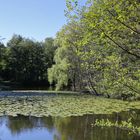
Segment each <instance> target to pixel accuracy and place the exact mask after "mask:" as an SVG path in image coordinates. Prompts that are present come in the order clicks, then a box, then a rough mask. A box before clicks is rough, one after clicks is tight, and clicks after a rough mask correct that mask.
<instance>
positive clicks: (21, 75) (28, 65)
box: [0, 35, 56, 84]
mask: <svg viewBox="0 0 140 140" xmlns="http://www.w3.org/2000/svg"><path fill="white" fill-rule="evenodd" d="M53 42H54V40H53V39H52V38H46V39H45V41H44V42H36V41H33V40H31V39H27V38H24V37H22V36H20V35H14V36H13V37H12V39H11V40H10V41H9V42H8V43H7V46H6V47H5V46H4V45H3V44H0V49H1V50H0V78H1V80H10V81H13V82H19V83H24V84H32V83H33V82H42V81H44V82H46V83H47V81H48V80H47V69H48V68H49V67H51V65H52V64H53V56H54V52H55V49H56V47H55V46H54V43H53Z"/></svg>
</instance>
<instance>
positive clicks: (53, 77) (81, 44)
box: [48, 0, 140, 98]
mask: <svg viewBox="0 0 140 140" xmlns="http://www.w3.org/2000/svg"><path fill="white" fill-rule="evenodd" d="M67 7H68V10H67V17H68V19H69V22H68V24H67V25H65V26H64V27H63V28H62V29H61V31H60V32H59V33H58V34H57V37H56V39H55V41H56V43H57V45H58V46H59V47H58V49H57V50H56V54H55V57H54V60H55V63H56V64H54V65H53V66H52V68H50V69H49V70H48V74H49V81H50V83H52V82H53V81H55V82H56V88H57V89H61V88H63V87H64V86H66V85H69V86H72V89H73V90H78V91H79V90H80V91H81V90H82V91H83V90H90V92H91V93H93V94H96V95H100V94H102V95H105V96H107V97H117V98H129V97H138V96H139V95H140V23H139V21H140V14H139V10H140V8H139V7H140V2H139V0H131V1H130V0H119V1H118V0H94V1H92V0H90V1H88V2H87V5H86V6H83V7H81V8H80V9H79V7H77V1H75V0H73V1H67Z"/></svg>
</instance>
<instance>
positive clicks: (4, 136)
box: [0, 110, 140, 140]
mask: <svg viewBox="0 0 140 140" xmlns="http://www.w3.org/2000/svg"><path fill="white" fill-rule="evenodd" d="M130 117H131V118H132V121H133V123H134V124H135V125H137V126H140V111H134V110H132V111H129V112H122V113H119V114H113V115H85V116H79V117H66V118H60V117H42V118H37V117H32V116H21V115H18V116H17V117H11V116H3V117H0V140H140V136H139V135H137V134H128V131H127V130H122V129H118V128H108V127H106V128H101V127H92V126H91V123H94V121H95V120H96V119H97V118H98V119H106V118H108V119H109V120H111V121H116V120H118V121H121V120H127V118H130Z"/></svg>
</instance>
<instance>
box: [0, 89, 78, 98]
mask: <svg viewBox="0 0 140 140" xmlns="http://www.w3.org/2000/svg"><path fill="white" fill-rule="evenodd" d="M58 94H61V95H79V94H80V93H79V92H72V91H48V90H11V91H0V97H6V96H45V95H47V96H48V95H58Z"/></svg>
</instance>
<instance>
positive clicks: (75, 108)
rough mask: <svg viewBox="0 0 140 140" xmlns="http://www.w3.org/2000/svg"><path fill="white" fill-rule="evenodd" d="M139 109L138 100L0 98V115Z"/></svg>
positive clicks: (60, 114)
mask: <svg viewBox="0 0 140 140" xmlns="http://www.w3.org/2000/svg"><path fill="white" fill-rule="evenodd" d="M130 109H140V102H138V101H135V102H128V101H121V100H115V99H104V98H100V97H93V96H90V95H87V96H74V95H70V96H65V95H58V96H30V97H28V96H22V97H18V96H16V97H6V98H0V116H2V115H3V114H4V112H5V114H7V115H11V116H16V115H17V114H21V115H25V116H28V115H31V116H37V117H40V116H61V117H68V116H82V115H85V114H112V113H114V112H121V111H128V110H130Z"/></svg>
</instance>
